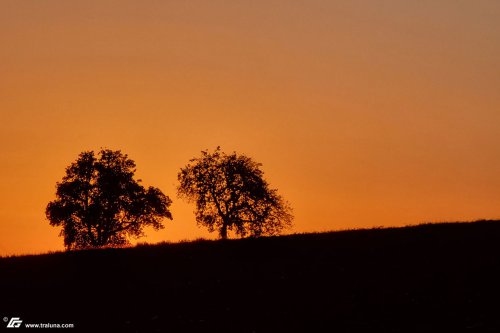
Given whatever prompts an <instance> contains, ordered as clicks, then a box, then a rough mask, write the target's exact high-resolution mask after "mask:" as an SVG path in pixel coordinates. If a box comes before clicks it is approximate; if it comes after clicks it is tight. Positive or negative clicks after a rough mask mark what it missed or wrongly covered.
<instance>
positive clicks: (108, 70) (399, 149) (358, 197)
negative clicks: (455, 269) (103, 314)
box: [0, 0, 500, 255]
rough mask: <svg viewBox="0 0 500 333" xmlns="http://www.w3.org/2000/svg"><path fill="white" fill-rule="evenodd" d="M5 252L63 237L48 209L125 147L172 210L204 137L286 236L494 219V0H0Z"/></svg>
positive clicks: (497, 40)
mask: <svg viewBox="0 0 500 333" xmlns="http://www.w3.org/2000/svg"><path fill="white" fill-rule="evenodd" d="M0 140H1V141H0V142H1V149H0V255H7V254H14V253H15V254H21V253H39V252H46V251H49V250H62V249H63V239H62V238H60V237H58V233H59V229H58V228H53V227H51V226H49V223H48V221H47V220H46V219H45V215H44V210H45V206H46V205H47V203H48V202H49V201H50V200H53V199H54V198H55V184H56V182H57V181H59V180H61V178H62V177H63V175H64V169H65V167H66V166H67V165H68V164H70V163H71V162H73V161H74V160H75V159H76V158H77V156H78V154H79V153H80V152H81V151H84V150H98V149H99V148H100V147H106V148H110V149H120V150H122V151H123V152H124V153H127V154H128V155H129V157H130V158H132V159H133V160H134V161H135V162H136V163H137V176H138V178H141V179H142V180H143V184H144V185H153V186H157V187H159V188H160V189H162V190H163V192H165V193H166V194H167V195H169V196H170V197H171V198H172V199H173V200H174V203H173V205H172V207H171V208H172V213H173V216H174V220H173V221H169V220H166V221H165V225H166V227H165V229H164V230H162V231H160V232H154V231H148V232H147V236H148V237H146V238H142V239H140V240H139V241H147V242H152V243H154V242H159V241H164V240H166V241H178V240H183V239H195V238H198V237H216V234H213V235H211V234H209V233H208V232H207V231H206V230H204V229H199V228H198V227H197V226H196V222H195V219H194V214H193V209H194V207H193V206H192V205H189V204H187V203H184V202H182V201H181V200H179V199H178V198H177V197H176V194H175V186H176V184H177V179H176V175H177V172H178V171H179V169H180V168H181V167H183V166H184V165H185V164H186V163H187V162H188V160H189V159H190V158H192V157H195V156H198V155H199V153H200V151H201V150H204V149H207V148H208V149H211V150H212V149H214V148H215V147H216V146H217V145H220V146H221V147H222V149H223V150H225V151H227V152H231V151H233V150H235V151H237V152H239V153H244V154H247V155H248V156H251V157H253V158H254V159H255V160H256V161H258V162H261V163H262V164H263V170H264V172H265V175H266V178H267V180H268V181H269V182H270V184H271V186H272V187H274V188H278V190H279V192H280V193H281V194H282V195H283V196H284V197H285V198H286V199H288V200H289V201H290V203H291V205H292V207H293V208H294V215H295V227H294V229H293V230H292V232H309V231H324V230H337V229H346V228H362V227H372V226H399V225H407V224H417V223H420V222H426V221H452V220H474V219H479V218H500V1H497V0H474V1H470V0H437V1H436V0H432V1H431V0H425V1H399V0H397V1H396V0H394V1H391V0H385V1H365V0H363V1H360V0H357V1H356V0H354V1H353V0H349V1H347V0H346V1H335V0H331V1H326V0H325V1H319V0H308V1H293V0H287V1H272V0H271V1H268V0H267V1H160V0H157V1H143V0H141V1H138V0H137V1H128V0H120V1H103V0H96V1H89V0H85V1H66V0H57V1H55V0H44V1H38V0H23V1H18V0H1V1H0Z"/></svg>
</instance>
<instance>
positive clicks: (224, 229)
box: [220, 222, 227, 239]
mask: <svg viewBox="0 0 500 333" xmlns="http://www.w3.org/2000/svg"><path fill="white" fill-rule="evenodd" d="M220 238H221V239H227V223H226V222H224V223H223V224H222V227H221V228H220Z"/></svg>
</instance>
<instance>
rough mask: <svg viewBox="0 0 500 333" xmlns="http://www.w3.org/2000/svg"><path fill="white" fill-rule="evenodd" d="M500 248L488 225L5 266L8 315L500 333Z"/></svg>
mask: <svg viewBox="0 0 500 333" xmlns="http://www.w3.org/2000/svg"><path fill="white" fill-rule="evenodd" d="M499 250H500V221H477V222H470V223H440V224H425V225H419V226H411V227H404V228H387V229H366V230H353V231H341V232H329V233H316V234H297V235H289V236H278V237H263V238H257V239H240V240H222V241H195V242H186V243H178V244H160V245H143V246H137V247H134V248H124V249H102V250H85V251H74V252H62V253H54V254H46V255H36V256H20V257H9V258H1V259H0V285H1V286H2V293H1V302H0V315H1V316H2V317H3V316H6V317H8V318H10V317H12V316H18V317H21V319H23V320H25V321H28V322H62V323H64V322H66V323H67V322H69V323H74V324H75V325H76V328H75V329H74V330H73V331H75V330H81V331H93V332H96V331H116V332H156V331H157V332H167V331H168V332H180V331H188V332H191V331H194V332H317V331H329V332H332V331H336V332H339V331H341V332H346V331H357V330H363V329H364V330H367V331H368V330H370V331H373V330H378V331H384V332H410V331H420V332H422V331H442V330H446V331H456V330H463V329H469V330H472V331H477V330H480V331H484V330H494V329H500V316H499V315H498V313H499V308H500V306H499V305H498V304H499V296H500V287H499V285H500V251H499ZM4 324H5V323H4ZM1 327H2V328H3V329H4V328H5V325H1Z"/></svg>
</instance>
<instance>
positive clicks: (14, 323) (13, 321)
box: [7, 317, 23, 328]
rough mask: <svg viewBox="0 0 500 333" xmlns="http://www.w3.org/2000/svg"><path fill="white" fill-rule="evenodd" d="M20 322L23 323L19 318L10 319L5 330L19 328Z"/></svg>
mask: <svg viewBox="0 0 500 333" xmlns="http://www.w3.org/2000/svg"><path fill="white" fill-rule="evenodd" d="M22 322H23V321H22V320H21V318H19V317H12V318H10V321H9V323H8V324H7V328H18V327H19V326H21V323H22Z"/></svg>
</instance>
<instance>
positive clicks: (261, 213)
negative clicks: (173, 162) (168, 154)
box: [177, 147, 293, 239]
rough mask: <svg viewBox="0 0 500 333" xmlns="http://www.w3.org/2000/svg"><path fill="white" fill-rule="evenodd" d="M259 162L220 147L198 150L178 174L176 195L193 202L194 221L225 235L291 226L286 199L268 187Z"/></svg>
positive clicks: (272, 231) (265, 232)
mask: <svg viewBox="0 0 500 333" xmlns="http://www.w3.org/2000/svg"><path fill="white" fill-rule="evenodd" d="M260 166H261V164H260V163H256V162H254V161H253V160H252V159H251V158H249V157H246V156H244V155H237V154H236V153H232V154H229V155H226V154H225V153H224V152H221V150H220V147H217V149H216V150H215V151H214V152H213V153H209V152H208V151H202V155H201V157H199V158H194V159H191V160H190V163H189V164H188V165H187V166H186V167H185V168H182V169H181V171H180V172H179V174H178V180H179V182H180V184H179V186H178V188H177V191H178V194H179V196H180V197H182V198H185V199H187V200H188V201H189V202H196V212H195V213H196V221H197V222H198V224H199V225H203V226H206V227H207V228H208V230H209V231H210V232H213V231H215V230H218V231H219V234H220V237H221V238H223V239H224V238H227V234H228V230H232V231H234V232H235V233H236V234H237V235H239V236H241V237H245V236H247V235H250V236H254V237H257V236H261V235H274V234H278V233H280V232H281V231H282V229H284V228H288V227H291V224H292V219H293V216H292V214H291V211H292V210H291V208H290V206H289V204H288V202H286V201H284V200H283V198H282V197H281V196H280V195H278V193H277V190H275V189H270V188H269V185H268V183H267V182H266V180H264V178H263V172H262V170H260Z"/></svg>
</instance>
